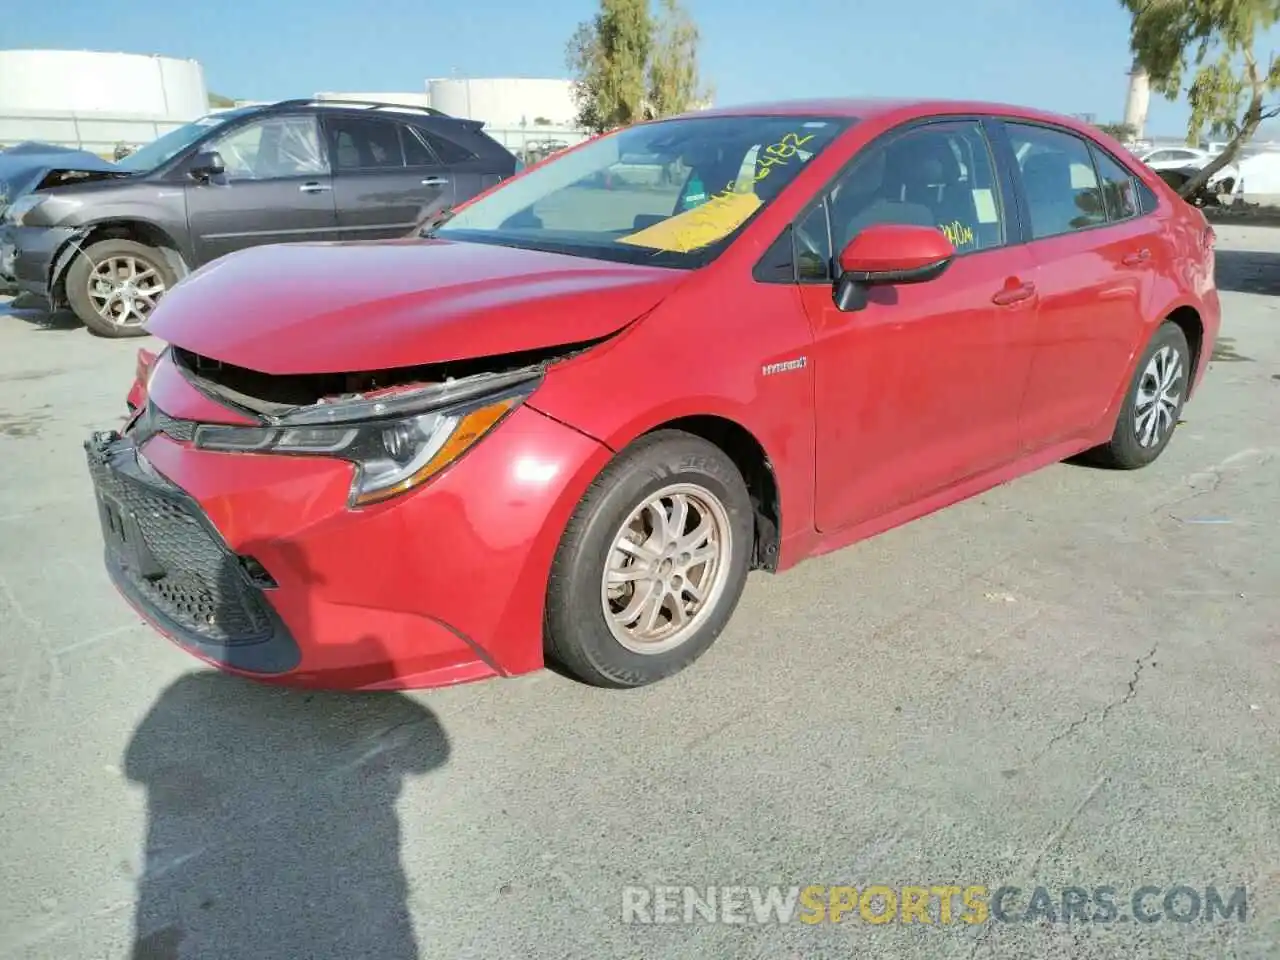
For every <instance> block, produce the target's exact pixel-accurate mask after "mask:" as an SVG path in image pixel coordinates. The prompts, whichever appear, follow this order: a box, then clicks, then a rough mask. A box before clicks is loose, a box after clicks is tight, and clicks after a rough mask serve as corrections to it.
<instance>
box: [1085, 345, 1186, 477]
mask: <svg viewBox="0 0 1280 960" xmlns="http://www.w3.org/2000/svg"><path fill="white" fill-rule="evenodd" d="M1191 375H1192V370H1191V349H1190V348H1189V347H1188V346H1187V336H1186V334H1184V333H1183V332H1182V328H1181V327H1179V326H1178V325H1177V324H1176V323H1173V322H1172V321H1166V322H1165V323H1164V324H1163V325H1162V326H1161V327H1160V329H1159V330H1157V331H1156V333H1155V336H1153V337H1152V338H1151V342H1150V343H1149V344H1147V349H1146V350H1145V351H1144V352H1143V354H1142V358H1141V359H1140V360H1139V361H1138V367H1137V370H1136V371H1135V372H1134V375H1133V380H1132V382H1131V383H1130V384H1129V392H1128V393H1127V394H1126V395H1125V399H1124V404H1123V406H1122V407H1121V408H1120V415H1119V416H1118V417H1117V418H1116V427H1115V432H1114V433H1112V435H1111V440H1110V442H1108V443H1107V444H1105V445H1103V446H1101V447H1098V448H1096V449H1095V450H1092V451H1090V455H1091V458H1092V459H1093V460H1095V461H1097V462H1099V463H1102V464H1103V465H1105V466H1110V467H1115V468H1118V469H1121V470H1136V469H1138V468H1140V467H1145V466H1146V465H1147V464H1149V463H1152V462H1154V461H1155V460H1156V458H1157V457H1159V456H1160V454H1161V453H1163V452H1164V448H1165V447H1166V446H1168V444H1169V439H1170V438H1171V437H1172V436H1173V431H1174V428H1175V427H1176V426H1177V424H1178V417H1179V416H1180V415H1181V413H1182V407H1183V404H1184V403H1186V399H1187V389H1188V388H1189V387H1190V385H1191Z"/></svg>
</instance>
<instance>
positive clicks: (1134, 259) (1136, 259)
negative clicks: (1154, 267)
mask: <svg viewBox="0 0 1280 960" xmlns="http://www.w3.org/2000/svg"><path fill="white" fill-rule="evenodd" d="M1150 259H1151V251H1150V250H1139V251H1138V252H1137V253H1131V254H1128V255H1127V256H1126V257H1124V259H1122V260H1121V261H1120V262H1121V263H1123V264H1124V265H1125V266H1126V267H1136V266H1137V265H1138V264H1140V263H1146V262H1147V261H1148V260H1150Z"/></svg>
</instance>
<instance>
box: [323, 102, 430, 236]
mask: <svg viewBox="0 0 1280 960" xmlns="http://www.w3.org/2000/svg"><path fill="white" fill-rule="evenodd" d="M323 123H324V129H325V142H326V143H327V144H328V146H329V156H330V157H331V158H332V160H333V169H334V199H335V204H336V208H337V225H338V235H339V237H340V238H341V239H343V240H378V239H388V238H393V237H404V236H408V235H409V234H410V233H412V231H413V229H414V227H415V226H417V224H419V223H421V222H422V221H423V220H425V219H426V218H427V217H428V216H430V215H431V214H433V213H435V212H436V211H438V210H443V209H445V208H447V207H450V206H452V205H453V203H454V185H453V181H452V179H451V177H450V175H449V171H448V169H447V168H446V167H445V166H444V165H443V164H442V163H441V162H440V159H439V158H438V157H437V156H436V155H435V154H434V153H433V152H432V150H431V149H430V148H429V147H428V146H427V144H426V143H425V142H424V141H423V139H422V137H420V136H419V135H418V133H417V131H416V130H415V129H414V128H413V127H412V126H410V125H409V124H407V123H405V122H403V121H401V120H399V119H396V118H394V117H389V116H386V115H379V116H368V117H366V116H359V115H353V114H333V115H328V116H325V117H324V120H323Z"/></svg>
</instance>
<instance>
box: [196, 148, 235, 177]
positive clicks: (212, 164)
mask: <svg viewBox="0 0 1280 960" xmlns="http://www.w3.org/2000/svg"><path fill="white" fill-rule="evenodd" d="M226 170H227V168H226V165H225V164H224V163H223V162H222V154H220V153H218V152H217V151H216V150H206V151H205V152H203V153H197V154H196V155H195V157H194V158H193V159H192V161H191V166H190V167H189V168H188V172H189V173H190V174H191V176H193V177H194V178H195V179H197V180H208V179H209V178H210V177H219V176H221V175H222V174H224V173H226Z"/></svg>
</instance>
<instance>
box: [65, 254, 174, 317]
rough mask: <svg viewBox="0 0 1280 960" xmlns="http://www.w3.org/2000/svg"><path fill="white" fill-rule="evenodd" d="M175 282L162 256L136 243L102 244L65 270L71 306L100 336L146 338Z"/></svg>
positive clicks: (79, 257) (68, 299)
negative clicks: (147, 327) (149, 323)
mask: <svg viewBox="0 0 1280 960" xmlns="http://www.w3.org/2000/svg"><path fill="white" fill-rule="evenodd" d="M176 282H177V278H176V277H175V276H174V273H173V270H172V269H171V268H170V267H169V264H168V263H167V262H166V261H165V257H164V254H163V253H161V252H160V251H159V250H157V249H156V248H155V247H148V246H146V245H145V244H141V243H136V242H135V241H133V240H117V239H110V240H100V241H99V242H98V243H95V244H93V245H92V246H91V247H89V248H88V249H86V250H85V251H84V252H83V253H82V254H81V255H80V256H78V257H76V259H75V262H73V263H72V264H71V269H69V270H68V271H67V301H68V302H69V303H70V304H71V309H72V310H73V311H74V312H75V315H76V316H77V317H78V318H79V319H80V321H81V322H82V323H83V324H84V325H85V326H86V327H88V328H89V329H90V330H91V331H92V332H94V333H96V334H98V335H99V336H102V337H116V338H118V337H142V336H146V334H147V331H146V330H145V329H144V326H143V325H144V324H145V323H146V322H147V320H148V319H150V317H151V311H152V310H154V309H155V307H156V304H157V303H159V302H160V298H161V297H162V296H164V294H165V291H167V290H168V289H169V288H170V287H172V286H173V285H174V283H176Z"/></svg>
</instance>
